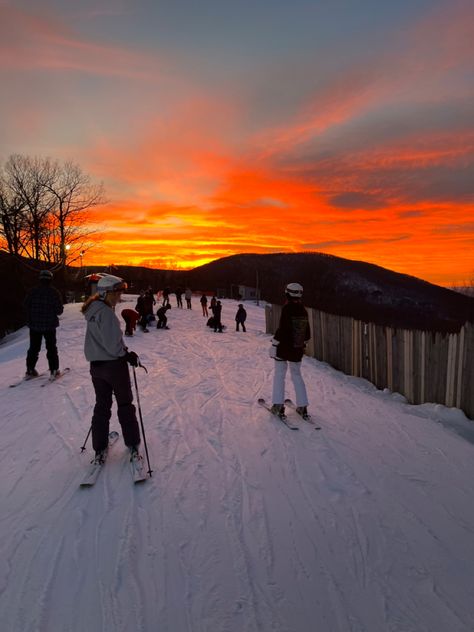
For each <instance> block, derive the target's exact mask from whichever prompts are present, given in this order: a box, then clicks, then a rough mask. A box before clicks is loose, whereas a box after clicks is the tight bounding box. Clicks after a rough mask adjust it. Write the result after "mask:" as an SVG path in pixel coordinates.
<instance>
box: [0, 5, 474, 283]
mask: <svg viewBox="0 0 474 632" xmlns="http://www.w3.org/2000/svg"><path fill="white" fill-rule="evenodd" d="M473 24H474V4H473V3H472V2H467V1H458V0H449V1H444V0H443V1H436V0H417V1H416V2H414V1H413V0H410V1H408V0H399V1H398V2H390V3H389V2H380V0H378V1H375V0H360V1H359V2H355V1H353V0H332V1H331V2H329V1H326V0H324V1H323V0H321V1H320V0H311V1H310V0H293V1H292V2H288V1H287V0H285V1H283V0H281V1H280V0H262V1H260V2H257V1H256V0H253V1H252V2H250V1H247V0H239V2H226V1H217V0H200V1H199V2H193V1H192V0H166V1H162V0H146V1H143V0H133V1H132V0H130V1H128V0H117V1H115V0H103V1H102V2H98V1H94V2H91V1H88V0H84V1H81V2H71V1H69V0H61V1H59V0H58V1H52V0H35V1H33V0H18V1H15V2H13V1H8V0H7V1H2V0H0V73H1V75H2V77H1V85H2V92H1V97H0V116H1V121H2V125H1V126H0V140H1V143H0V151H1V153H0V159H1V161H2V162H3V161H4V160H6V159H7V158H8V156H9V155H10V154H12V153H20V154H26V155H32V156H44V157H47V156H49V157H51V158H53V159H58V160H60V161H62V160H73V161H74V162H77V163H78V164H79V165H80V166H81V167H82V169H83V170H84V171H85V172H86V173H88V174H89V175H90V176H91V177H92V179H93V181H94V182H103V183H104V186H105V191H106V196H107V204H105V205H104V206H102V207H101V208H97V209H94V210H93V211H92V212H91V214H90V227H91V228H92V229H94V230H96V231H97V232H96V235H95V237H94V246H93V247H92V248H90V249H89V250H87V252H86V254H85V256H84V265H85V266H91V265H93V264H109V263H115V264H122V265H126V264H133V265H146V266H150V267H158V268H176V269H184V268H192V267H195V266H196V265H201V264H203V263H206V262H208V261H211V260H213V259H216V258H220V257H223V256H227V255H231V254H235V253H241V252H254V253H262V254H264V253H271V252H299V251H319V252H325V253H329V254H334V255H338V256H341V257H346V258H350V259H359V260H364V261H368V262H371V263H376V264H378V265H381V266H384V267H387V268H390V269H392V270H395V271H397V272H404V273H408V274H413V275H415V276H418V277H421V278H423V279H426V280H428V281H431V282H434V283H438V284H441V285H451V284H464V283H469V282H471V281H473V280H474V212H473V211H474V160H473V153H474V128H473V119H474V90H473V68H474V44H473V42H474V37H473V30H472V25H473Z"/></svg>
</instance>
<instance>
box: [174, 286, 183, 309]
mask: <svg viewBox="0 0 474 632" xmlns="http://www.w3.org/2000/svg"><path fill="white" fill-rule="evenodd" d="M175 295H176V306H177V307H180V308H181V309H183V288H182V287H177V288H176V292H175Z"/></svg>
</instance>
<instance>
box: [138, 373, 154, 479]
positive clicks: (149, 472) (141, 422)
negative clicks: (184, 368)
mask: <svg viewBox="0 0 474 632" xmlns="http://www.w3.org/2000/svg"><path fill="white" fill-rule="evenodd" d="M140 366H141V367H142V368H143V369H145V371H146V368H145V367H144V366H143V365H142V364H140ZM147 373H148V371H147ZM133 380H134V382H135V391H136V393H137V406H138V416H139V417H140V425H141V429H142V436H143V443H144V444H145V454H146V460H147V463H148V474H149V475H150V476H151V473H152V472H153V470H152V469H151V466H150V457H149V456H148V446H147V443H146V436H145V427H144V425H143V417H142V409H141V406H140V395H139V394H138V384H137V373H136V371H135V367H133Z"/></svg>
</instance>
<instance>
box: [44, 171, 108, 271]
mask: <svg viewBox="0 0 474 632" xmlns="http://www.w3.org/2000/svg"><path fill="white" fill-rule="evenodd" d="M44 188H45V189H46V190H47V191H49V193H50V194H51V196H52V197H53V199H54V206H53V209H52V213H51V217H50V222H51V225H52V226H51V229H52V233H53V234H54V236H55V239H54V240H53V242H52V244H50V246H52V248H53V251H54V260H55V261H62V262H65V260H66V255H67V257H68V259H69V261H70V262H72V261H75V260H77V259H78V258H79V257H80V256H81V255H80V253H81V252H84V251H85V250H87V249H88V248H87V246H86V244H85V242H86V241H87V239H88V237H89V236H90V235H91V234H92V231H91V230H90V229H87V228H86V227H85V224H86V221H87V218H88V213H87V212H88V211H89V209H91V208H93V207H95V206H98V205H100V204H104V203H105V195H104V186H103V184H102V183H101V184H93V183H92V182H91V179H90V177H89V176H88V175H87V174H85V173H83V172H82V169H81V168H80V167H79V165H77V164H74V163H73V162H65V163H64V164H63V165H59V164H58V163H57V162H56V163H55V164H54V175H53V178H52V179H51V180H46V181H45V182H44ZM67 246H69V248H70V251H69V252H68V251H67V250H66V247H67Z"/></svg>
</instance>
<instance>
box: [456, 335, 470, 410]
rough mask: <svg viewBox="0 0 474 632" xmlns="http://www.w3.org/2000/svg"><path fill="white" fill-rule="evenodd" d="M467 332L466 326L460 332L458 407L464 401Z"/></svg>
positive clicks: (457, 386)
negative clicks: (465, 341) (465, 340)
mask: <svg viewBox="0 0 474 632" xmlns="http://www.w3.org/2000/svg"><path fill="white" fill-rule="evenodd" d="M465 333H466V329H465V327H461V331H460V332H459V347H458V358H457V359H458V374H457V380H456V408H461V402H462V379H463V368H464V337H465ZM471 357H472V356H471Z"/></svg>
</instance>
